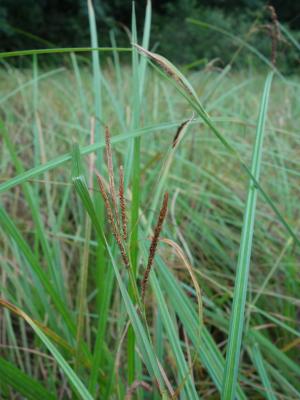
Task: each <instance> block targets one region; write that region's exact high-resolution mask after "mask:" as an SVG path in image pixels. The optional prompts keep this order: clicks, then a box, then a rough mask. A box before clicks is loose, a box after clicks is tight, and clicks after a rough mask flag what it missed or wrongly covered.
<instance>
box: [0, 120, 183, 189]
mask: <svg viewBox="0 0 300 400" xmlns="http://www.w3.org/2000/svg"><path fill="white" fill-rule="evenodd" d="M176 126H177V124H176V123H174V122H170V123H167V124H157V125H151V126H148V127H145V128H139V129H134V130H131V131H130V132H128V133H125V134H123V133H120V134H118V135H116V136H114V137H112V139H111V143H112V144H115V143H120V142H123V141H126V140H128V139H132V138H134V137H137V136H142V135H152V134H154V133H155V132H158V131H163V130H167V129H170V128H174V127H176ZM0 129H1V130H2V129H5V125H4V124H3V122H2V121H1V120H0ZM104 146H105V142H104V141H103V140H101V141H100V142H97V143H95V144H92V145H88V146H84V147H82V148H80V149H79V150H80V154H81V155H87V154H90V153H92V152H95V151H96V150H98V149H100V148H104ZM71 158H72V156H71V153H66V154H63V155H61V156H59V157H56V158H54V159H53V160H50V161H47V163H45V164H41V165H37V166H36V167H33V168H31V169H28V170H27V171H25V172H23V173H21V174H18V175H16V176H15V177H13V178H11V179H8V180H7V181H5V182H3V183H1V184H0V194H1V193H4V192H6V191H7V190H9V189H12V188H13V187H15V186H17V185H21V184H22V183H24V182H26V181H28V180H30V179H32V178H35V177H36V176H38V175H40V174H43V173H44V172H46V171H50V170H52V169H55V168H57V167H60V166H61V165H63V164H65V163H66V162H68V161H70V160H71Z"/></svg>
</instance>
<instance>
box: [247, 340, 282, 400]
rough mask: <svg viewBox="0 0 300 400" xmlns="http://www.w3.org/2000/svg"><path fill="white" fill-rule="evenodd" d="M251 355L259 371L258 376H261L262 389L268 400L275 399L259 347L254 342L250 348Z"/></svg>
mask: <svg viewBox="0 0 300 400" xmlns="http://www.w3.org/2000/svg"><path fill="white" fill-rule="evenodd" d="M251 355H252V359H253V362H254V365H255V366H256V369H257V371H258V373H259V376H260V378H261V381H262V383H263V385H264V390H265V395H266V398H267V399H268V400H276V399H277V397H276V396H275V394H274V391H273V388H272V385H271V382H270V379H269V376H268V374H267V371H266V368H265V365H264V360H263V357H262V355H261V352H260V349H259V346H258V344H257V343H256V344H254V346H253V347H252V348H251Z"/></svg>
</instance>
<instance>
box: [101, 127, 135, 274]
mask: <svg viewBox="0 0 300 400" xmlns="http://www.w3.org/2000/svg"><path fill="white" fill-rule="evenodd" d="M105 144H106V147H105V148H106V161H107V170H108V175H109V195H110V198H111V202H110V199H109V196H108V194H107V192H106V189H105V185H104V182H103V179H102V177H101V176H100V175H99V174H96V175H97V180H98V184H99V189H100V193H101V195H102V198H103V201H104V205H105V208H106V212H107V216H108V222H109V224H110V226H111V229H112V233H113V235H114V237H115V239H116V242H117V245H118V247H119V249H120V252H121V256H122V259H123V263H124V265H125V267H126V268H129V259H128V256H127V253H126V250H125V246H124V243H123V241H126V239H127V226H126V224H127V220H126V205H125V198H124V175H123V168H122V167H120V189H119V201H120V208H121V219H122V229H123V237H122V236H121V233H120V217H119V212H118V204H117V196H116V190H115V183H114V169H113V159H112V150H111V142H110V132H109V128H108V127H105Z"/></svg>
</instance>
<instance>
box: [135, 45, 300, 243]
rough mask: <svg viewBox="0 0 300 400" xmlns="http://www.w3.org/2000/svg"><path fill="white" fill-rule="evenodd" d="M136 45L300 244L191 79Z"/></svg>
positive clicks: (164, 60) (168, 62) (161, 58)
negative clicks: (183, 99) (220, 144)
mask: <svg viewBox="0 0 300 400" xmlns="http://www.w3.org/2000/svg"><path fill="white" fill-rule="evenodd" d="M135 47H137V49H138V50H139V51H140V52H141V53H142V54H144V55H146V56H147V57H150V58H151V59H152V61H154V62H155V63H157V64H158V65H159V66H160V67H161V68H162V70H161V68H159V67H157V66H156V65H155V64H154V63H152V66H153V67H154V68H155V69H156V70H157V71H158V72H159V73H160V74H161V75H162V76H164V77H165V78H166V79H167V80H169V81H170V82H171V83H173V84H174V83H175V87H176V89H177V90H178V92H179V93H180V94H181V95H182V96H183V97H184V98H185V99H186V100H187V101H188V102H189V103H190V105H191V106H192V107H193V109H194V110H195V111H196V113H197V115H199V117H200V118H201V119H202V120H203V121H204V122H205V124H206V125H207V126H208V127H209V128H210V129H211V130H212V132H213V133H214V134H215V135H216V137H217V138H218V139H219V140H220V141H221V143H222V144H223V145H224V146H225V148H226V149H227V150H228V152H229V153H230V154H231V155H232V156H233V157H235V158H236V159H237V161H238V162H239V163H240V165H241V167H242V169H243V170H244V171H245V173H246V174H247V175H248V176H249V177H250V178H251V180H252V182H253V184H254V185H255V186H256V187H257V189H258V190H259V192H260V193H261V194H262V196H263V197H264V199H265V201H266V202H267V203H268V204H269V206H270V207H271V208H272V210H273V211H274V213H275V214H276V216H277V217H278V219H279V220H280V222H281V223H282V225H283V226H284V227H285V228H286V230H287V231H288V232H289V234H290V235H291V236H292V237H293V239H294V242H295V243H296V244H297V245H298V246H300V240H299V238H298V236H297V235H296V234H295V232H294V231H293V229H292V228H291V227H290V225H289V224H288V223H287V222H286V220H285V218H284V217H283V216H282V214H281V212H280V211H279V210H278V208H277V207H276V206H275V204H274V202H273V201H272V199H271V198H270V196H269V195H268V194H267V193H266V192H265V190H264V189H263V187H262V186H261V185H260V183H259V182H258V181H257V179H255V176H254V175H253V173H252V172H251V170H250V169H249V168H248V166H247V164H246V163H245V162H244V161H243V160H242V158H241V157H240V155H239V153H238V151H237V150H236V149H235V148H234V147H233V146H232V145H231V144H230V143H229V141H228V140H227V139H226V137H225V136H224V135H223V134H222V133H221V132H220V131H219V130H218V129H217V127H216V126H215V125H214V123H213V121H212V119H211V118H210V116H209V115H208V113H207V112H206V111H205V109H204V108H203V106H202V104H201V102H200V101H199V99H198V97H197V95H196V92H195V90H194V89H193V87H192V86H191V84H190V83H189V81H188V80H187V79H186V78H185V76H183V75H182V73H181V72H180V71H179V70H178V69H177V68H176V67H175V66H174V65H173V64H172V63H170V61H168V60H167V59H166V58H164V57H162V56H160V55H159V54H155V53H152V52H150V51H148V50H146V49H143V48H142V47H141V46H139V45H137V44H135Z"/></svg>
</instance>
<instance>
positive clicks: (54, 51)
mask: <svg viewBox="0 0 300 400" xmlns="http://www.w3.org/2000/svg"><path fill="white" fill-rule="evenodd" d="M89 51H98V52H99V51H100V52H110V51H119V52H131V51H132V48H131V47H63V48H56V49H36V50H18V51H6V52H5V51H3V52H1V53H0V59H1V58H10V57H20V56H32V55H33V54H60V53H86V52H89Z"/></svg>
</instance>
